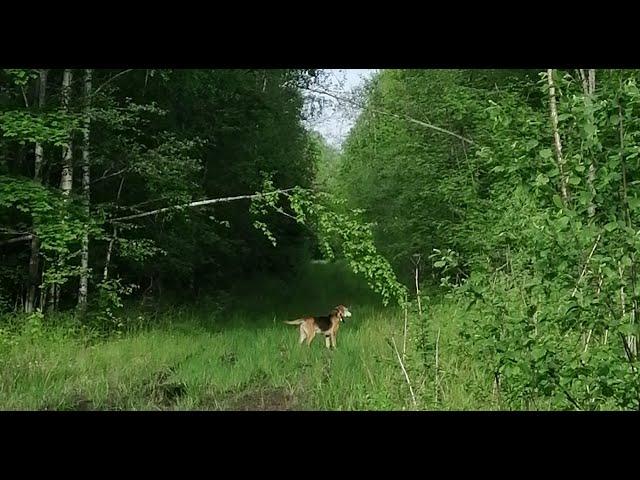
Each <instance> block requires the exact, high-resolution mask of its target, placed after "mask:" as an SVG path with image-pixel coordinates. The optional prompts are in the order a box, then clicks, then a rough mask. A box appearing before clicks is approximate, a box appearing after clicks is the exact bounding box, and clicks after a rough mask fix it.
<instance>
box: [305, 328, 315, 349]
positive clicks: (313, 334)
mask: <svg viewBox="0 0 640 480" xmlns="http://www.w3.org/2000/svg"><path fill="white" fill-rule="evenodd" d="M315 336H316V332H314V331H311V332H309V333H307V346H310V345H311V342H312V341H313V338H314V337H315Z"/></svg>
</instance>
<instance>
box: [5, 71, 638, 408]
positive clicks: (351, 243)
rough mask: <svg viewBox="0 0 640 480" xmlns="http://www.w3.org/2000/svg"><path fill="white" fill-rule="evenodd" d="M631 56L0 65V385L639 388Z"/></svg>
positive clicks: (567, 404)
mask: <svg viewBox="0 0 640 480" xmlns="http://www.w3.org/2000/svg"><path fill="white" fill-rule="evenodd" d="M638 81H640V70H606V69H579V68H576V69H546V70H508V69H381V70H377V71H375V74H373V75H372V76H371V77H370V78H368V79H367V80H366V81H365V82H364V83H362V84H361V85H359V86H358V87H357V88H346V87H344V88H338V87H336V85H335V84H334V83H332V82H331V81H329V75H328V71H327V70H323V69H155V70H153V69H3V70H0V410H57V411H59V410H234V411H247V410H260V411H265V410H325V411H326V410H355V411H366V410H392V411H393V410H396V411H397V410H490V411H501V410H511V411H513V410H515V411H525V410H527V411H529V410H582V411H598V410H599V411H602V410H606V411H610V410H638V409H640V378H639V374H638V369H639V368H640V353H639V349H640V341H639V336H640V329H639V327H638V321H637V312H638V309H639V305H638V300H639V292H638V290H639V287H637V286H636V284H637V282H638V279H637V265H636V253H637V250H638V247H640V227H638V228H639V230H636V223H638V222H640V157H639V155H640V90H639V88H638V85H637V83H638ZM330 104H331V105H334V106H336V105H337V106H339V108H342V109H345V110H349V111H351V112H355V113H354V115H355V120H354V123H353V126H352V127H351V128H350V130H349V131H348V133H347V134H346V138H344V141H342V142H341V143H340V144H339V145H336V144H335V143H333V142H330V141H329V140H328V139H327V138H325V137H324V136H323V135H322V134H321V133H319V132H318V131H317V130H314V129H313V128H312V127H310V122H311V121H312V120H313V119H314V118H316V117H317V116H318V115H320V114H321V112H323V111H326V109H327V108H328V105H330ZM340 305H343V306H346V307H347V308H348V311H350V312H351V316H350V317H348V318H346V317H345V318H342V317H334V316H333V315H334V314H335V312H339V309H338V308H337V307H338V306H340ZM324 315H330V320H331V322H334V320H335V325H336V326H335V327H334V326H332V327H331V328H332V329H334V328H335V330H332V331H334V332H335V336H336V337H335V338H336V339H337V344H336V345H331V344H330V338H329V337H326V338H321V337H324V336H325V335H328V333H327V332H328V330H326V329H325V328H324V327H318V326H317V325H322V323H321V322H320V320H318V318H319V317H321V316H324ZM304 318H310V319H311V320H310V322H313V321H315V322H316V323H309V325H311V326H310V327H309V328H311V329H313V328H315V329H316V331H317V332H318V334H317V335H316V339H315V340H314V341H312V342H310V343H309V344H307V343H306V342H302V340H304V339H303V336H304V334H303V333H302V332H303V330H304V328H306V327H305V325H307V324H303V325H301V326H300V327H298V326H291V325H288V324H286V323H285V322H287V321H292V320H294V319H304ZM314 318H315V320H314ZM318 322H320V323H318ZM331 325H334V323H331ZM338 327H339V330H338ZM338 331H339V333H337V332H338ZM299 335H301V337H300V342H299ZM314 335H315V334H314ZM325 340H326V341H327V343H326V345H325ZM326 347H331V348H326Z"/></svg>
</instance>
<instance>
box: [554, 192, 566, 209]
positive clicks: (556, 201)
mask: <svg viewBox="0 0 640 480" xmlns="http://www.w3.org/2000/svg"><path fill="white" fill-rule="evenodd" d="M553 204H554V205H555V206H556V207H558V208H564V204H563V203H562V199H561V198H560V195H554V196H553Z"/></svg>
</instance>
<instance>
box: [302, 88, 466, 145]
mask: <svg viewBox="0 0 640 480" xmlns="http://www.w3.org/2000/svg"><path fill="white" fill-rule="evenodd" d="M305 90H307V91H309V92H312V93H318V94H320V95H327V96H328V97H332V98H334V99H336V100H338V101H340V102H345V103H349V104H351V105H354V106H356V107H359V108H364V105H363V104H361V103H358V102H356V101H354V100H351V99H349V98H345V97H341V96H339V95H336V94H335V93H331V92H327V91H324V90H316V89H314V88H309V87H307V88H305ZM369 108H370V109H371V111H372V112H375V113H379V114H382V115H388V116H390V117H394V118H398V119H400V120H406V121H408V122H411V123H415V124H416V125H420V126H422V127H425V128H429V129H431V130H436V131H437V132H440V133H444V134H447V135H452V136H454V137H456V138H459V139H460V140H462V141H463V142H467V143H470V144H471V145H475V144H476V143H475V142H474V141H473V140H469V139H468V138H466V137H463V136H462V135H458V134H457V133H455V132H452V131H450V130H446V129H444V128H441V127H438V126H436V125H432V124H430V123H427V122H423V121H422V120H417V119H415V118H413V117H410V116H409V115H406V114H402V115H400V114H397V113H393V112H388V111H386V110H380V109H378V108H373V107H369Z"/></svg>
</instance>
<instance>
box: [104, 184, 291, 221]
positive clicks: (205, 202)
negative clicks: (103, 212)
mask: <svg viewBox="0 0 640 480" xmlns="http://www.w3.org/2000/svg"><path fill="white" fill-rule="evenodd" d="M291 190H293V188H287V189H284V190H274V191H273V192H267V193H256V194H253V195H238V196H236V197H224V198H212V199H209V200H199V201H197V202H191V203H186V204H183V205H174V206H172V207H165V208H158V209H157V210H151V211H150V212H143V213H137V214H135V215H127V216H126V217H118V218H112V219H110V220H108V223H114V222H123V221H125V220H134V219H136V218H143V217H148V216H150V215H156V214H158V213H164V212H169V211H176V210H182V209H183V208H194V207H203V206H205V205H212V204H214V203H227V202H233V201H236V200H244V199H253V198H260V197H266V196H269V195H274V194H278V193H283V192H289V191H291Z"/></svg>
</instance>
